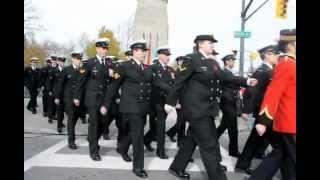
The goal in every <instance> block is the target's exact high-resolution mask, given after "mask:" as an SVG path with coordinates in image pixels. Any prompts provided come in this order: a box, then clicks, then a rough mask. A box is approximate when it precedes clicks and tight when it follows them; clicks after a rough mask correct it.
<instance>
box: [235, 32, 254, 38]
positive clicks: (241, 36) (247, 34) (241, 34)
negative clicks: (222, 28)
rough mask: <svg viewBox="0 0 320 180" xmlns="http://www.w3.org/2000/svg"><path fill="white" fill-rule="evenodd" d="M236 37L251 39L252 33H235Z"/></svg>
mask: <svg viewBox="0 0 320 180" xmlns="http://www.w3.org/2000/svg"><path fill="white" fill-rule="evenodd" d="M234 37H235V38H249V37H251V32H249V31H235V32H234Z"/></svg>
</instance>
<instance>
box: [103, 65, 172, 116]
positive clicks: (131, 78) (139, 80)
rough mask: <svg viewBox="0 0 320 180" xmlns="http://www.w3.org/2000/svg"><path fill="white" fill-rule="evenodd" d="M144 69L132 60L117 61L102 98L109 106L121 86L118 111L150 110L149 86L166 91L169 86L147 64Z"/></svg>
mask: <svg viewBox="0 0 320 180" xmlns="http://www.w3.org/2000/svg"><path fill="white" fill-rule="evenodd" d="M143 66H144V70H142V68H141V67H140V66H139V65H138V64H137V63H136V62H135V61H134V60H133V59H131V60H129V61H125V62H123V63H118V64H117V67H115V68H114V72H113V73H114V74H113V79H114V80H113V82H112V83H111V85H110V90H109V91H108V92H107V95H106V98H105V100H104V104H103V105H104V106H106V107H107V108H108V107H110V104H111V102H112V99H113V98H114V97H115V95H116V93H117V92H118V89H119V88H120V87H121V95H120V105H119V111H120V112H122V113H136V114H146V113H148V112H149V110H150V107H149V106H150V101H151V88H152V86H153V87H155V88H161V89H162V90H164V91H166V92H167V93H169V92H170V90H171V88H170V87H169V86H168V85H167V84H165V83H163V82H162V81H160V80H159V78H158V76H156V74H155V73H154V72H153V71H152V70H151V68H150V67H149V66H147V65H143Z"/></svg>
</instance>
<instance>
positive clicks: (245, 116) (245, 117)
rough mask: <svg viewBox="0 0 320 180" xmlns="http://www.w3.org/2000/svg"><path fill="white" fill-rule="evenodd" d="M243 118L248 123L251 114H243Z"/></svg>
mask: <svg viewBox="0 0 320 180" xmlns="http://www.w3.org/2000/svg"><path fill="white" fill-rule="evenodd" d="M241 117H242V119H243V120H245V121H247V120H248V118H249V114H246V113H242V114H241Z"/></svg>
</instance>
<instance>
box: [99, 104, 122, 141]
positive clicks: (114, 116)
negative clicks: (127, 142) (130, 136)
mask: <svg viewBox="0 0 320 180" xmlns="http://www.w3.org/2000/svg"><path fill="white" fill-rule="evenodd" d="M106 116H107V117H106V119H105V121H104V122H103V133H105V134H107V135H108V134H109V133H110V131H109V127H110V124H111V123H112V122H113V120H116V127H117V129H118V137H117V139H118V140H119V138H121V137H122V136H123V131H122V127H121V125H122V122H121V113H120V112H119V108H118V107H117V105H116V104H112V105H111V106H110V109H108V113H107V115H106ZM119 136H120V137H119Z"/></svg>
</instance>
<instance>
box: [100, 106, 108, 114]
mask: <svg viewBox="0 0 320 180" xmlns="http://www.w3.org/2000/svg"><path fill="white" fill-rule="evenodd" d="M100 113H101V114H102V115H106V114H107V108H106V107H105V106H101V108H100Z"/></svg>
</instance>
